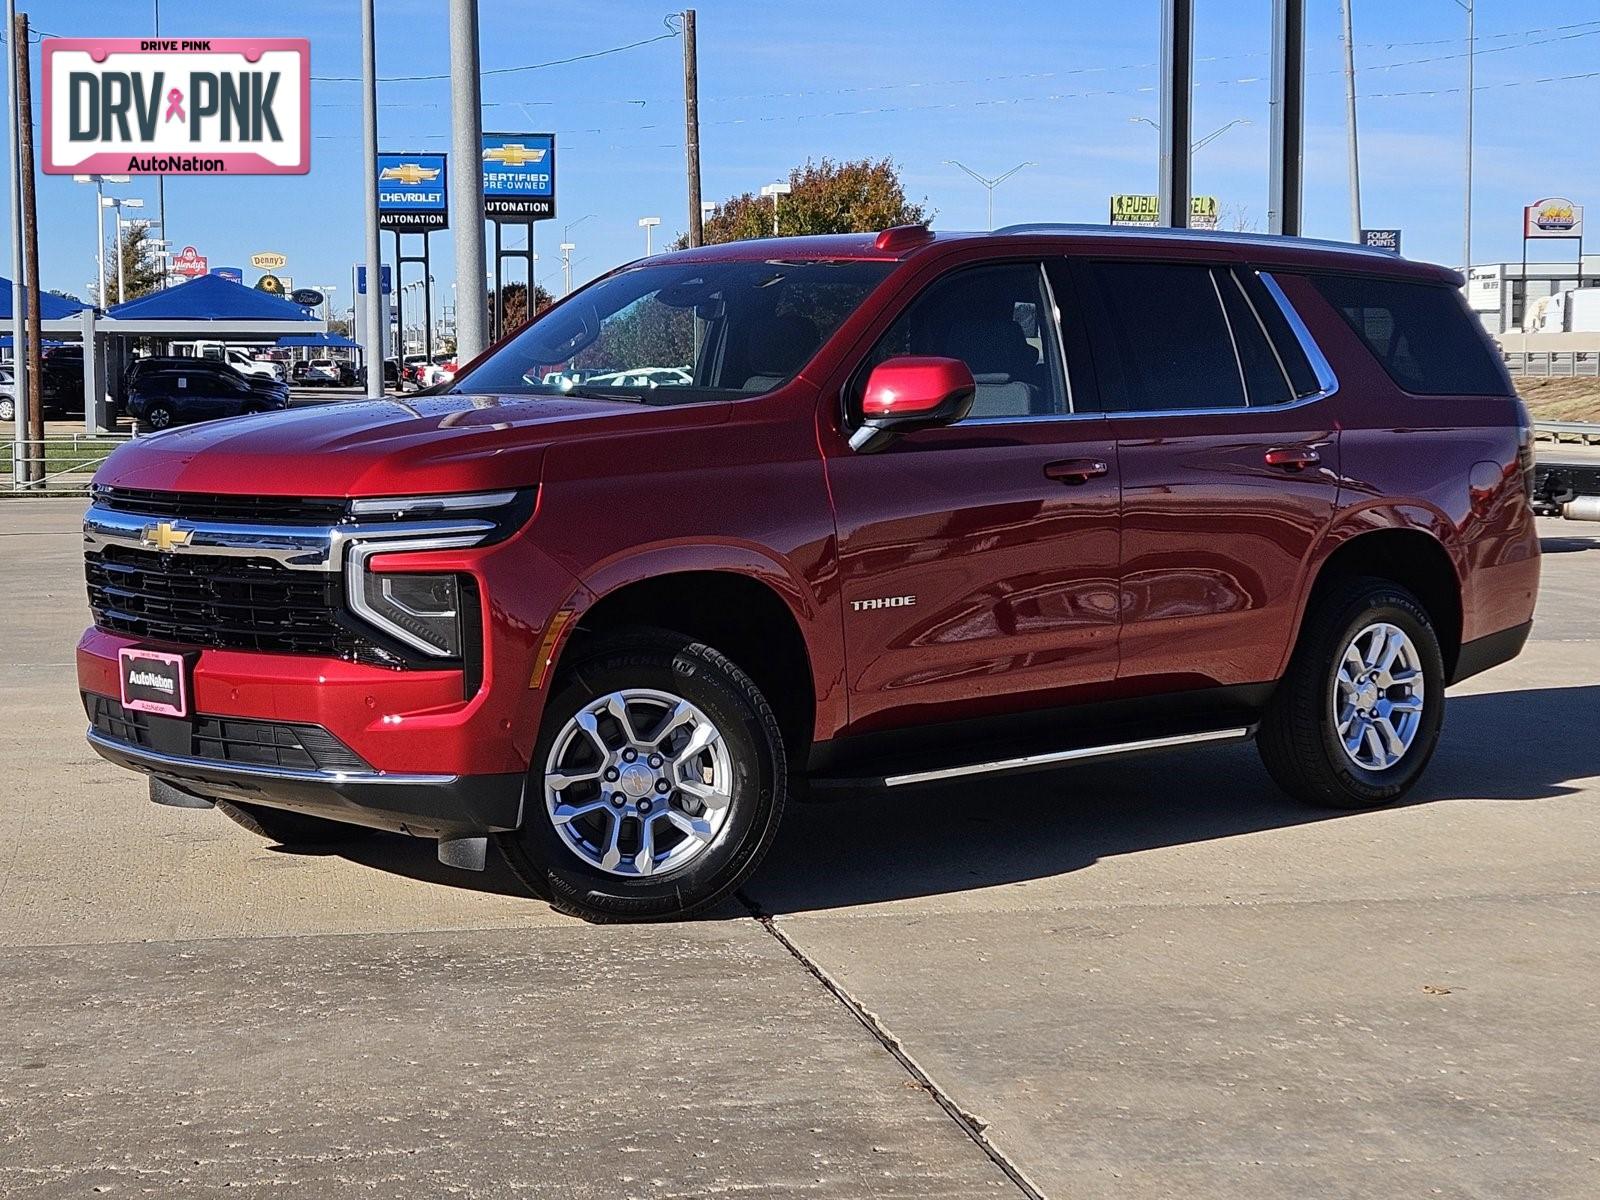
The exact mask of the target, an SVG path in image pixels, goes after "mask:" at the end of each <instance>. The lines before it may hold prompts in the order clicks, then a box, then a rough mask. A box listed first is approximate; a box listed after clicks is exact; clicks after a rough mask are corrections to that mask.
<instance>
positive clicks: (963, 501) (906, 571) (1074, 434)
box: [828, 259, 1118, 732]
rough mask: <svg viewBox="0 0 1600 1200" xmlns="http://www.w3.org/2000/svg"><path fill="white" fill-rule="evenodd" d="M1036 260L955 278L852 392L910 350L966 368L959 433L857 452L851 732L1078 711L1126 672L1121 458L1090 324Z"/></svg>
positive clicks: (933, 294)
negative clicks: (1097, 381) (1059, 706)
mask: <svg viewBox="0 0 1600 1200" xmlns="http://www.w3.org/2000/svg"><path fill="white" fill-rule="evenodd" d="M1066 286H1070V282H1069V281H1068V280H1066V279H1065V277H1064V276H1059V275H1053V274H1052V273H1051V272H1047V271H1046V269H1045V264H1044V263H1043V262H1042V261H1040V260H1038V259H1028V260H1024V261H1010V262H1003V263H987V264H982V265H977V266H968V267H962V268H958V269H955V270H953V271H950V272H948V273H946V274H945V275H943V276H942V277H940V278H939V279H937V280H936V281H935V282H933V283H932V284H931V285H930V286H929V287H927V288H926V289H924V290H923V291H922V292H921V294H919V295H917V296H916V297H915V298H914V299H913V300H911V301H910V303H909V304H908V305H907V307H906V308H904V309H903V310H902V311H901V312H900V313H899V315H898V316H897V317H896V318H895V320H894V322H893V324H892V325H891V326H890V328H889V329H888V331H887V332H886V333H884V334H883V335H882V336H881V337H880V338H879V340H878V341H877V343H876V345H875V347H874V348H873V350H872V351H871V352H870V353H869V355H868V356H867V359H866V361H865V362H864V363H863V364H862V366H861V367H860V368H859V369H858V370H857V371H856V373H855V375H854V377H853V382H852V384H851V385H850V386H849V388H847V392H848V393H851V397H850V398H851V399H852V401H859V394H860V387H861V385H862V383H863V382H864V380H865V376H866V374H867V372H868V371H869V370H870V368H871V367H872V366H873V365H875V364H876V363H878V362H881V361H883V360H885V359H888V358H891V357H895V356H898V355H905V354H914V355H940V356H947V357H952V358H959V359H962V360H963V361H965V362H966V364H967V365H968V367H969V368H970V369H971V370H972V373H973V376H974V377H975V379H976V380H977V383H978V392H977V398H976V399H975V401H974V403H973V409H972V413H971V415H970V416H969V417H968V418H967V419H966V420H965V421H962V422H961V423H960V424H958V425H955V426H952V427H949V428H945V429H934V430H925V431H922V432H919V433H914V434H910V435H908V436H904V437H901V438H898V439H896V440H895V441H893V442H892V443H890V444H889V445H888V446H887V447H886V448H884V449H883V450H881V451H879V452H877V453H873V454H856V453H854V452H851V451H849V450H848V449H841V450H839V451H838V452H835V453H833V454H830V456H829V459H828V473H829V481H830V486H831V488H832V492H833V497H834V504H835V508H836V512H837V516H838V531H839V561H840V571H841V588H842V599H843V605H842V607H843V620H844V634H845V651H846V661H847V671H848V683H849V692H850V716H851V722H852V726H853V727H854V728H855V729H856V730H857V731H861V732H865V731H868V730H871V729H874V728H885V727H891V726H895V725H901V724H908V723H912V722H916V723H919V724H923V723H936V722H940V721H948V720H956V719H965V718H968V717H973V716H981V715H991V714H992V715H1001V714H1005V713H1007V712H1012V711H1017V710H1024V709H1030V708H1037V707H1043V706H1046V705H1050V704H1053V703H1065V702H1067V701H1068V700H1070V699H1075V698H1080V697H1081V696H1082V695H1083V694H1084V693H1085V692H1086V691H1088V692H1092V689H1093V688H1095V687H1096V686H1100V685H1109V684H1110V683H1111V681H1112V680H1113V679H1114V676H1115V672H1116V635H1117V620H1118V618H1117V588H1116V580H1117V559H1118V545H1117V505H1118V485H1117V471H1116V459H1115V455H1114V449H1115V447H1114V445H1113V442H1112V439H1111V431H1110V427H1109V424H1108V422H1107V421H1106V419H1105V417H1104V416H1103V415H1102V414H1101V413H1099V412H1098V411H1097V404H1096V403H1095V401H1094V381H1093V374H1092V372H1091V371H1090V369H1089V364H1088V352H1087V344H1086V343H1085V342H1084V341H1083V322H1082V320H1081V318H1080V317H1079V316H1078V314H1077V312H1076V308H1075V306H1074V305H1073V304H1072V303H1071V302H1070V298H1069V297H1068V296H1067V295H1064V294H1063V291H1062V289H1063V287H1066Z"/></svg>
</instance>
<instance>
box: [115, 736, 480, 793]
mask: <svg viewBox="0 0 1600 1200" xmlns="http://www.w3.org/2000/svg"><path fill="white" fill-rule="evenodd" d="M84 736H85V737H87V738H88V740H89V745H91V746H92V747H94V749H95V750H96V751H97V752H99V753H101V754H104V753H106V752H107V751H110V752H111V753H114V754H119V755H122V756H125V757H127V758H132V759H137V760H139V761H140V764H141V768H142V769H144V770H148V771H151V772H152V773H155V774H159V773H160V772H161V771H163V770H168V771H179V770H183V771H210V772H213V773H215V774H217V775H223V776H234V775H248V776H251V777H253V778H258V779H289V780H294V781H295V782H298V783H329V784H344V783H391V784H410V785H413V786H414V785H417V784H451V783H454V782H456V780H457V778H458V776H455V775H389V774H385V773H384V772H382V771H320V770H306V769H305V768H303V767H265V766H262V765H260V764H259V763H242V762H232V761H230V760H227V759H218V758H195V757H193V756H192V755H188V754H165V753H163V752H162V751H160V750H150V749H147V748H146V747H144V746H136V745H134V744H133V743H132V742H123V741H118V740H117V739H116V738H109V737H106V736H105V735H104V734H102V733H99V732H97V731H96V730H95V728H94V726H92V725H91V726H90V727H89V728H88V730H87V731H86V733H85V735H84ZM145 764H148V765H145Z"/></svg>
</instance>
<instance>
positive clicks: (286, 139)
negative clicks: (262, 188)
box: [40, 38, 311, 175]
mask: <svg viewBox="0 0 1600 1200" xmlns="http://www.w3.org/2000/svg"><path fill="white" fill-rule="evenodd" d="M40 49H41V53H42V58H43V63H44V145H45V151H44V170H45V172H46V173H47V174H50V175H71V174H84V175H96V174H108V175H110V174H115V175H304V174H305V173H306V172H308V171H309V170H310V169H311V44H310V42H308V41H306V40H305V39H304V38H201V39H186V40H182V41H179V40H176V39H166V38H148V39H143V40H141V39H138V38H46V39H45V41H44V43H43V44H42V46H41V47H40Z"/></svg>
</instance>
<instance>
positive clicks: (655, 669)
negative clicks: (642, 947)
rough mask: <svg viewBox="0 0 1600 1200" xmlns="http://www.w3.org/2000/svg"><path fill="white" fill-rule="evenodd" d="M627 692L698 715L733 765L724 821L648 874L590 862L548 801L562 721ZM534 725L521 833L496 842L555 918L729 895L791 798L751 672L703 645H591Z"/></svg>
mask: <svg viewBox="0 0 1600 1200" xmlns="http://www.w3.org/2000/svg"><path fill="white" fill-rule="evenodd" d="M630 689H649V690H651V691H654V692H660V693H667V694H670V695H671V696H674V697H679V698H681V699H683V700H686V701H688V702H689V704H691V705H693V706H695V707H696V708H697V709H699V710H700V711H701V712H702V713H703V714H704V715H705V716H706V717H707V718H708V719H709V721H710V722H711V724H712V725H713V726H714V727H715V728H716V730H717V731H719V732H720V733H721V736H722V741H723V743H724V745H725V746H726V749H727V752H728V759H729V764H730V768H731V769H730V772H729V773H730V776H731V778H730V780H729V783H728V792H729V797H730V798H729V800H728V803H727V805H726V816H725V817H724V818H723V824H722V825H721V827H720V829H719V830H718V831H717V833H716V834H715V836H714V837H712V838H710V839H708V841H707V844H706V846H705V847H704V849H702V850H700V851H698V852H697V853H696V855H695V856H694V857H692V858H690V859H689V860H688V861H686V862H684V863H683V864H682V865H681V866H678V867H676V868H669V869H666V870H663V871H660V873H658V874H654V875H650V876H639V875H618V874H613V873H611V872H608V871H606V870H603V869H602V868H601V867H599V866H597V865H594V864H591V863H590V862H589V861H588V859H586V858H584V857H583V856H581V855H580V854H579V853H578V851H577V850H575V849H573V848H572V846H570V845H569V844H568V842H567V840H566V839H565V838H564V837H563V835H562V834H561V833H559V832H558V831H557V829H556V826H555V824H554V823H553V822H552V820H551V818H550V813H549V811H548V808H547V806H546V802H545V787H544V784H545V774H544V772H545V765H546V763H547V761H548V760H549V757H550V753H551V750H552V748H553V747H554V746H555V744H556V739H557V738H558V737H559V736H560V735H561V734H562V731H563V730H564V729H565V728H566V727H567V725H568V723H569V722H570V721H572V720H573V718H574V717H575V716H576V715H577V714H578V713H579V712H580V710H581V709H583V708H584V707H585V706H586V705H587V704H590V703H592V702H593V701H595V700H598V699H600V698H603V697H606V696H608V695H611V694H613V693H616V692H620V691H624V690H630ZM541 724H542V728H541V730H540V734H539V739H538V741H537V743H536V744H535V748H534V754H533V762H532V766H531V767H530V771H529V782H528V789H527V797H528V799H527V802H526V804H525V805H524V808H523V817H522V827H521V828H520V829H518V830H516V831H514V832H511V833H504V834H500V835H499V836H498V838H497V842H498V844H499V846H500V851H501V854H502V855H503V856H504V858H505V860H506V862H507V864H508V865H509V866H510V867H511V870H512V871H513V873H515V874H516V876H517V878H518V879H520V880H521V881H522V882H523V883H524V884H525V885H526V886H527V887H528V888H529V890H530V891H532V892H533V893H534V894H535V895H536V896H539V897H540V898H542V899H545V900H548V901H549V902H550V903H551V904H552V905H553V906H554V907H555V908H557V909H559V910H561V911H562V912H566V913H571V914H573V915H575V916H580V917H583V918H584V919H586V920H589V921H594V922H602V923H604V922H617V921H660V920H669V919H673V918H679V917H686V916H689V915H691V914H693V913H696V912H699V911H701V910H704V909H706V908H709V907H711V906H712V905H714V904H716V903H718V902H719V901H721V900H723V899H724V898H726V897H727V896H728V895H729V894H730V893H732V892H733V891H734V890H735V889H736V888H737V887H738V886H739V885H740V884H741V883H743V882H744V881H745V879H746V878H748V877H749V875H750V873H751V872H752V871H754V870H755V869H756V866H757V865H758V864H759V863H760V862H761V859H762V857H763V856H764V855H765V854H766V852H767V850H768V848H769V847H770V846H771V845H772V841H773V838H774V837H775V836H776V834H777V831H778V824H779V821H780V820H781V818H782V816H783V809H784V803H785V801H786V799H787V787H788V770H787V766H786V759H785V754H784V746H783V734H782V732H781V730H780V729H779V727H778V720H777V717H776V716H775V715H774V713H773V711H772V706H771V705H770V704H768V703H767V700H766V697H764V696H763V695H762V694H761V691H760V689H758V688H757V687H756V685H755V683H754V681H753V680H751V678H750V676H748V675H746V674H745V673H744V672H743V671H742V670H740V669H739V667H738V666H737V665H736V664H734V663H733V662H731V661H730V660H729V659H728V658H727V657H725V656H724V655H722V654H721V653H719V652H718V651H716V650H714V649H712V648H711V647H710V646H707V645H705V644H704V643H701V642H697V641H695V640H694V639H693V638H690V637H686V636H684V635H682V634H677V633H670V632H668V631H666V630H660V629H636V630H629V631H626V632H623V633H620V634H618V635H615V636H613V637H608V638H606V639H604V640H603V641H599V642H596V643H595V645H594V646H592V647H591V648H589V649H588V650H587V651H585V652H583V654H582V657H581V658H580V659H579V660H577V661H575V662H573V663H572V664H571V665H570V666H565V667H564V668H563V670H562V674H561V676H560V677H559V679H558V680H557V683H556V686H555V692H554V694H553V695H552V696H551V698H550V701H549V703H548V704H547V705H546V707H545V711H544V719H543V721H542V723H541ZM603 786H604V785H602V784H600V783H599V782H596V784H595V787H596V788H597V789H599V788H602V787H603ZM617 786H619V787H620V786H621V785H620V784H619V785H617ZM661 786H663V787H665V786H670V785H666V784H663V785H661ZM616 795H618V796H620V793H616ZM674 800H676V801H678V802H679V803H680V804H683V803H692V801H685V800H684V799H683V798H682V796H681V795H680V794H677V793H675V794H674V795H672V796H669V797H668V803H671V802H672V801H674ZM624 811H626V806H624ZM595 819H596V820H599V819H600V818H599V817H596V818H595ZM606 819H607V820H611V819H617V820H619V821H620V820H621V819H622V818H621V817H617V818H612V817H610V816H609V815H608V816H607V817H606ZM635 836H636V837H637V834H635ZM635 861H637V860H636V858H635Z"/></svg>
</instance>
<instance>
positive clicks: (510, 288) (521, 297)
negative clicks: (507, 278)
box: [485, 283, 555, 333]
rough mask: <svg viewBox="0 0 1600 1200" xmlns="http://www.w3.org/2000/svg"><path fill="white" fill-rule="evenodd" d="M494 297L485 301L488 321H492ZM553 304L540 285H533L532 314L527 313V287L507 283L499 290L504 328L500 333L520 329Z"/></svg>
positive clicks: (520, 284) (553, 301) (552, 297)
mask: <svg viewBox="0 0 1600 1200" xmlns="http://www.w3.org/2000/svg"><path fill="white" fill-rule="evenodd" d="M493 300H494V297H493V295H492V294H491V295H490V296H488V297H487V298H486V300H485V303H487V304H488V305H489V318H488V319H489V321H490V322H491V323H492V322H493V321H494V303H493ZM554 303H555V297H554V296H552V295H551V294H550V293H549V292H547V291H545V289H544V286H543V285H542V284H537V283H536V284H534V285H533V312H532V313H529V312H528V285H527V284H525V283H508V284H504V285H503V286H502V287H501V288H500V306H501V311H502V312H503V313H505V326H504V328H503V329H502V330H501V332H502V333H510V332H511V331H512V330H515V329H521V328H522V327H523V326H524V325H526V324H527V323H528V321H529V320H531V319H532V317H534V316H537V315H538V314H539V313H542V312H543V311H544V310H545V309H547V308H549V307H550V306H551V305H552V304H554Z"/></svg>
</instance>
